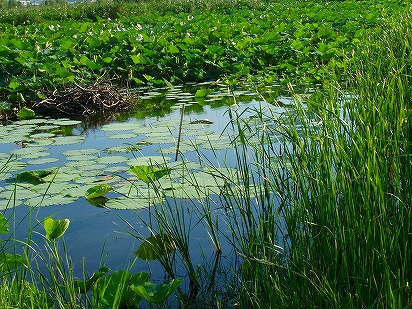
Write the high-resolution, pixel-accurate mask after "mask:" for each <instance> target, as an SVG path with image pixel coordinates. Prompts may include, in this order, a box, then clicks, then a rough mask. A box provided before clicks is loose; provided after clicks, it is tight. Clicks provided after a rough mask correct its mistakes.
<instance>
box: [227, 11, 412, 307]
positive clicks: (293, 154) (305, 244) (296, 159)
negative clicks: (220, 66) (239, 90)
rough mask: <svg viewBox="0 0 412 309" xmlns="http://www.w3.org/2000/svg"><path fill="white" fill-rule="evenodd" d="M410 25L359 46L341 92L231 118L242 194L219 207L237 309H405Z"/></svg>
mask: <svg viewBox="0 0 412 309" xmlns="http://www.w3.org/2000/svg"><path fill="white" fill-rule="evenodd" d="M411 26H412V23H411V15H410V13H406V14H405V15H403V16H397V17H396V18H394V19H393V20H390V21H388V27H387V28H386V29H385V30H382V31H381V32H379V33H375V34H373V35H371V37H370V38H369V39H368V40H365V42H364V45H363V46H362V47H361V48H360V50H357V51H356V52H355V54H354V56H355V57H356V58H355V61H354V63H355V65H354V69H353V70H352V71H351V73H352V74H353V75H352V76H350V78H352V81H353V82H354V83H353V85H352V87H351V89H350V91H351V92H349V93H347V92H345V91H343V90H340V89H339V86H337V85H331V87H330V88H329V89H328V90H324V91H323V95H321V96H313V98H312V101H311V100H309V101H308V102H307V104H305V101H303V100H301V99H300V98H298V97H296V100H295V106H294V107H293V108H291V109H289V110H284V113H283V115H282V116H281V117H279V115H278V114H275V113H274V112H273V111H270V110H269V111H265V110H258V111H256V114H257V117H254V118H253V120H241V118H240V117H239V116H238V115H236V114H233V116H232V119H233V122H234V126H235V129H236V131H237V140H238V141H239V147H237V148H236V158H237V164H238V169H239V172H240V182H241V183H243V185H244V186H243V187H242V188H243V190H244V191H243V194H242V195H241V196H239V195H238V196H236V194H230V195H222V198H223V199H224V200H225V203H226V204H227V205H228V206H227V210H228V212H227V215H228V217H227V221H228V224H229V227H230V230H231V232H232V235H231V237H232V245H233V246H234V248H235V249H236V251H237V253H238V255H239V256H240V257H242V263H241V266H240V268H239V270H240V273H239V276H238V288H239V290H238V292H239V295H240V296H239V302H240V303H241V304H242V305H243V306H245V307H250V308H274V307H279V306H287V307H288V308H301V307H308V308H315V307H325V308H365V307H371V308H375V307H380V308H405V307H407V306H410V305H411V297H410V288H409V280H410V278H411V273H410V272H411V269H412V268H411V266H412V265H411V262H410V261H411V259H410V256H411V254H412V250H411V248H410V243H411V236H412V234H411V231H412V229H411V219H412V218H411V215H412V214H411V210H410V202H411V201H410V192H411V191H410V189H411V188H410V178H411V175H412V174H411V172H412V170H411V168H412V167H411V157H410V156H411V149H410V144H411V136H410V134H411V128H410V124H409V123H410V119H409V118H410V106H409V105H410V101H411V86H410V84H411V80H410V79H411V76H412V75H411V60H410V59H411V49H410V40H411V33H410V31H411ZM325 89H326V88H325ZM308 107H309V109H308ZM280 108H281V106H278V110H281V109H280ZM256 119H257V120H258V122H256ZM251 136H254V138H251ZM251 162H252V163H251ZM253 162H255V163H253ZM238 182H239V181H238ZM233 187H235V186H233ZM233 190H234V189H233ZM234 191H235V190H234Z"/></svg>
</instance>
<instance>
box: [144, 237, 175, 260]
mask: <svg viewBox="0 0 412 309" xmlns="http://www.w3.org/2000/svg"><path fill="white" fill-rule="evenodd" d="M174 250H176V244H175V242H174V240H173V238H172V237H171V236H170V235H168V234H156V235H155V236H152V237H149V238H146V239H145V241H144V242H143V243H142V244H141V245H140V247H139V249H138V250H137V252H136V256H137V257H139V258H141V259H143V260H157V259H158V258H160V257H162V256H164V255H167V254H169V253H171V252H173V251H174Z"/></svg>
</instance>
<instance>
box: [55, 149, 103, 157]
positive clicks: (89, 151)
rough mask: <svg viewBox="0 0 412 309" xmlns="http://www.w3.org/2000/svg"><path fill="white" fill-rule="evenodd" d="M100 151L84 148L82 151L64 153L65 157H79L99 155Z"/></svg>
mask: <svg viewBox="0 0 412 309" xmlns="http://www.w3.org/2000/svg"><path fill="white" fill-rule="evenodd" d="M99 152H100V150H99V149H96V148H82V149H72V150H66V151H64V152H62V154H63V155H65V156H68V157H70V156H78V155H97V154H99Z"/></svg>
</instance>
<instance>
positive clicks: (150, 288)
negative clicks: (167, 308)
mask: <svg viewBox="0 0 412 309" xmlns="http://www.w3.org/2000/svg"><path fill="white" fill-rule="evenodd" d="M182 281H183V279H172V280H171V281H170V282H169V283H162V284H153V283H151V282H150V281H149V282H145V283H144V284H142V285H134V284H133V285H132V286H130V288H131V289H132V290H133V291H135V292H136V293H137V294H139V295H140V296H141V297H143V298H144V299H145V300H147V301H148V302H149V303H152V304H160V303H162V302H164V301H165V300H166V299H168V298H169V296H170V295H172V294H173V292H174V291H175V290H176V289H177V288H178V287H179V285H180V283H181V282H182Z"/></svg>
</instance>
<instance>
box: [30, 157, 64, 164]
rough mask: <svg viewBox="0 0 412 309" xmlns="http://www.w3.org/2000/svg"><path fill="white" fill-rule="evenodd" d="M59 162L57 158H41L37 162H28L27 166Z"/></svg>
mask: <svg viewBox="0 0 412 309" xmlns="http://www.w3.org/2000/svg"><path fill="white" fill-rule="evenodd" d="M57 161H59V159H57V158H42V159H37V160H29V161H27V164H31V165H42V164H50V163H54V162H57Z"/></svg>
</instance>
